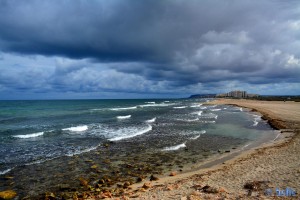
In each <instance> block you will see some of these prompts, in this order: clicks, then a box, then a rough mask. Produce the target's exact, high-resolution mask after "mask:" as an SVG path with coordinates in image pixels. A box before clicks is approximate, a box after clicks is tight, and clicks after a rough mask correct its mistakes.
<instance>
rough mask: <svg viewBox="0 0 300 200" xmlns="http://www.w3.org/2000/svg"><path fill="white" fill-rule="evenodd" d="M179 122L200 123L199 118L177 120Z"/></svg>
mask: <svg viewBox="0 0 300 200" xmlns="http://www.w3.org/2000/svg"><path fill="white" fill-rule="evenodd" d="M175 120H177V121H183V122H195V121H198V120H199V118H194V119H175Z"/></svg>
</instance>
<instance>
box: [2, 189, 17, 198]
mask: <svg viewBox="0 0 300 200" xmlns="http://www.w3.org/2000/svg"><path fill="white" fill-rule="evenodd" d="M16 196H17V193H16V192H15V191H13V190H5V191H1V192H0V199H13V198H15V197H16Z"/></svg>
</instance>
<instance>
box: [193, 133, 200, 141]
mask: <svg viewBox="0 0 300 200" xmlns="http://www.w3.org/2000/svg"><path fill="white" fill-rule="evenodd" d="M200 136H201V134H199V135H196V136H194V137H192V138H191V140H197V139H198V138H199V137H200Z"/></svg>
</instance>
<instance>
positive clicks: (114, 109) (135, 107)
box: [109, 106, 138, 111]
mask: <svg viewBox="0 0 300 200" xmlns="http://www.w3.org/2000/svg"><path fill="white" fill-rule="evenodd" d="M137 108H138V107H137V106H132V107H125V108H110V109H109V110H113V111H120V110H134V109H137Z"/></svg>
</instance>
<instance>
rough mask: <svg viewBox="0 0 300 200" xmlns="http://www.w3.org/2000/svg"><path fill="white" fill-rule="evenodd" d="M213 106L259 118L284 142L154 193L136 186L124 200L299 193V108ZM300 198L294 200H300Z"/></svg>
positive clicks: (248, 103) (156, 186)
mask: <svg viewBox="0 0 300 200" xmlns="http://www.w3.org/2000/svg"><path fill="white" fill-rule="evenodd" d="M210 104H230V105H237V106H240V107H247V108H250V109H253V111H257V112H260V113H261V114H262V115H263V117H264V118H265V119H268V120H269V122H270V123H271V125H272V126H273V127H275V128H277V129H280V131H281V137H280V138H282V139H281V140H278V139H277V140H276V141H274V143H272V145H267V146H266V145H265V146H261V147H259V148H256V149H252V150H250V151H247V152H245V153H243V154H241V155H239V156H238V157H235V158H234V159H232V160H230V161H226V162H225V163H223V164H219V165H216V166H214V167H211V168H209V169H202V170H198V171H194V172H190V173H187V174H178V175H176V176H174V177H166V178H162V179H160V180H159V181H156V182H151V183H150V184H151V185H152V187H151V188H150V189H143V188H141V186H142V185H141V184H140V185H133V189H132V191H133V192H132V194H131V193H130V192H129V193H128V195H127V196H129V197H123V198H124V199H181V200H184V199H276V198H280V199H286V198H285V197H275V194H276V188H278V189H281V190H284V189H286V188H287V187H289V188H292V189H293V190H294V191H296V192H298V193H300V159H299V158H300V103H299V102H279V101H255V100H233V99H218V100H216V101H213V102H210ZM246 183H251V184H248V187H249V188H250V189H245V188H244V186H245V184H246ZM204 186H207V187H204ZM208 186H209V187H208ZM203 187H204V188H203ZM205 188H207V189H205ZM266 189H271V192H272V195H273V196H268V195H267V196H266V195H265V191H266ZM134 191H135V192H134ZM137 191H138V192H137ZM296 195H297V196H296V197H292V199H299V194H296Z"/></svg>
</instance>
